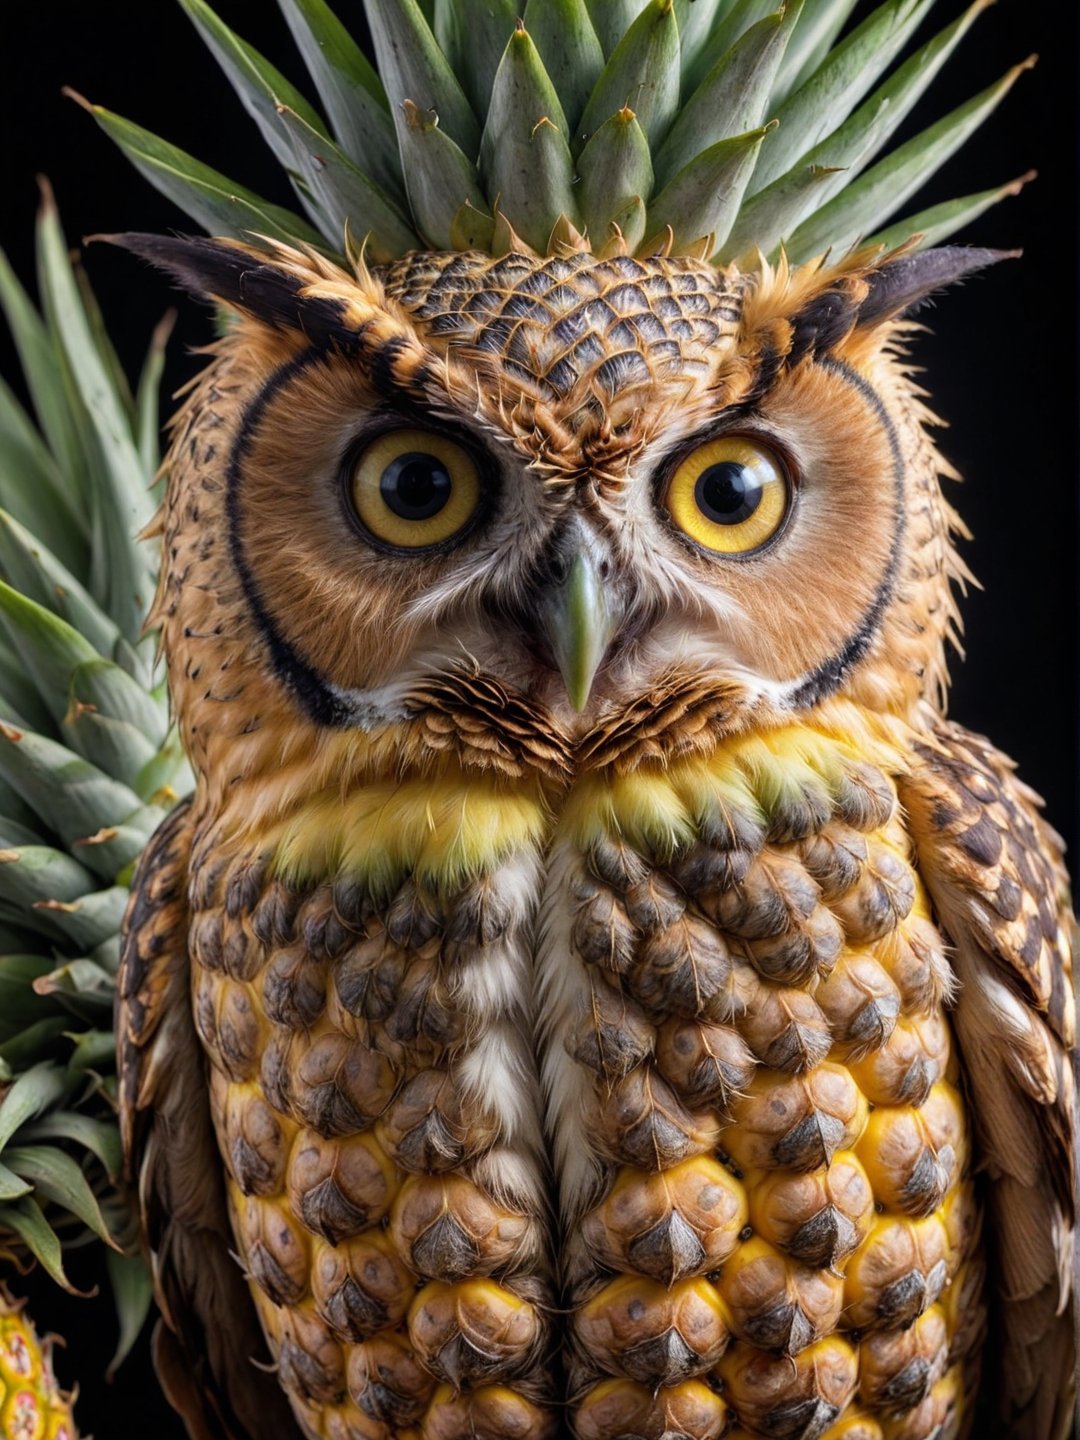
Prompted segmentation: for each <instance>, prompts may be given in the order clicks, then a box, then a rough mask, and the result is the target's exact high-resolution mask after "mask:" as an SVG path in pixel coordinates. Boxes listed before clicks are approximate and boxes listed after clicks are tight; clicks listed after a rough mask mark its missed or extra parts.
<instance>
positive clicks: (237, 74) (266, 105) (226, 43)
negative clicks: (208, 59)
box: [180, 0, 327, 170]
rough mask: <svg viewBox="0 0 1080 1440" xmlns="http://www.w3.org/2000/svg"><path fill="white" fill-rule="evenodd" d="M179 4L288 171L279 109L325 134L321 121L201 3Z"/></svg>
mask: <svg viewBox="0 0 1080 1440" xmlns="http://www.w3.org/2000/svg"><path fill="white" fill-rule="evenodd" d="M180 4H181V6H182V7H183V9H184V11H185V12H186V13H187V15H188V17H189V18H190V19H191V21H192V23H193V24H194V25H195V28H196V29H197V30H198V32H199V34H200V35H201V36H202V38H203V40H204V41H205V42H206V45H207V47H208V49H209V50H210V52H211V54H212V55H213V56H214V59H215V60H216V61H217V62H218V64H219V65H220V66H221V68H222V70H224V72H225V74H226V76H227V77H228V80H229V83H230V84H231V85H232V87H233V89H234V90H235V91H236V94H237V96H238V98H239V100H240V102H241V104H242V105H243V107H244V109H245V110H246V111H247V112H248V114H249V115H250V116H251V118H252V119H253V120H254V121H255V123H256V125H258V127H259V130H260V131H261V133H262V137H263V139H264V140H265V141H266V143H267V145H269V146H270V149H271V150H272V151H273V152H274V155H275V156H276V157H277V161H278V163H279V164H280V165H283V166H284V167H285V169H286V170H288V169H290V168H291V160H292V146H291V145H290V143H289V140H288V137H287V136H286V135H284V134H283V133H282V129H281V126H280V125H279V124H278V110H279V108H280V107H281V106H282V105H287V106H288V107H289V109H290V110H292V111H294V112H295V113H296V114H297V115H299V116H300V117H301V118H302V119H303V120H304V121H305V122H306V123H307V124H308V125H310V126H311V127H312V129H314V130H317V131H319V132H320V133H321V134H322V135H326V133H327V132H326V126H325V125H324V124H323V122H322V119H321V118H320V117H319V115H318V114H317V113H316V111H315V110H314V109H313V108H312V106H311V105H309V104H308V102H307V100H305V99H304V97H303V95H301V94H300V92H299V90H297V89H296V87H295V86H294V85H291V84H290V83H289V81H288V80H286V78H285V76H284V75H282V73H281V71H280V70H278V69H276V68H275V67H274V66H273V65H271V64H270V62H269V60H267V59H265V58H264V57H263V56H262V55H260V54H259V52H258V51H257V50H256V49H255V48H254V47H253V46H251V45H249V44H248V43H247V42H246V41H245V40H241V39H240V37H239V35H237V34H236V33H235V32H234V31H233V30H230V29H229V27H228V25H226V24H225V22H224V21H223V20H221V19H220V17H219V16H217V15H216V14H215V13H214V11H213V10H211V8H210V6H209V5H207V4H206V3H205V0H180Z"/></svg>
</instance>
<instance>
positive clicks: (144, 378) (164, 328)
mask: <svg viewBox="0 0 1080 1440" xmlns="http://www.w3.org/2000/svg"><path fill="white" fill-rule="evenodd" d="M175 324H176V311H175V310H167V311H166V312H165V314H164V315H163V316H162V317H161V319H160V320H159V321H158V323H157V324H156V325H155V326H154V329H153V333H152V334H151V336H150V344H149V346H148V348H147V351H146V359H145V360H144V361H143V366H142V369H141V370H140V371H139V384H138V388H137V389H136V391H135V444H136V445H137V446H138V450H139V459H140V461H141V462H142V467H143V472H144V473H145V474H146V475H153V474H154V472H155V471H156V470H157V467H158V456H159V455H160V453H161V418H160V414H159V405H158V397H159V395H160V393H161V377H162V375H163V374H164V373H165V347H166V346H167V345H168V343H169V336H170V335H171V334H172V332H173V326H174V325H175Z"/></svg>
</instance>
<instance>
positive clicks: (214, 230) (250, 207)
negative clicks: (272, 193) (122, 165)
mask: <svg viewBox="0 0 1080 1440" xmlns="http://www.w3.org/2000/svg"><path fill="white" fill-rule="evenodd" d="M84 103H85V102H84ZM86 109H87V110H89V112H90V114H91V115H93V117H94V119H95V120H96V121H97V123H98V124H99V125H100V126H101V128H102V130H104V132H105V134H106V135H108V136H109V138H110V140H112V141H113V142H114V143H115V144H116V145H118V146H119V147H120V149H121V150H122V151H123V152H124V154H125V155H126V156H127V158H128V159H129V160H130V161H131V163H132V164H133V165H134V166H135V168H136V170H138V171H139V173H140V174H141V175H143V176H144V177H145V178H146V179H147V180H148V181H149V182H150V184H151V185H153V187H154V188H155V190H159V191H160V192H161V194H162V195H164V196H165V197H166V198H167V199H169V200H171V201H172V202H173V204H174V205H178V206H179V207H180V209H181V210H183V212H184V214H185V215H189V216H190V217H191V219H192V220H194V221H195V223H196V224H197V225H201V226H202V228H203V229H204V230H206V231H208V232H209V234H211V235H222V236H227V237H228V238H230V239H233V240H244V241H246V242H247V243H248V244H251V243H253V241H254V240H255V239H256V237H258V236H266V237H267V238H268V239H271V240H284V241H290V242H292V243H293V244H295V243H296V242H297V241H300V242H301V243H303V244H306V245H316V246H321V245H322V244H323V241H322V237H321V236H320V235H319V232H318V231H317V230H315V229H313V228H312V227H311V226H310V225H309V224H308V222H307V221H306V220H304V219H302V218H301V217H300V216H299V215H297V214H295V213H294V212H293V211H291V210H287V209H285V208H284V207H282V206H280V205H273V204H271V203H270V201H268V200H263V199H262V198H261V197H260V196H258V195H256V194H255V193H254V192H253V191H251V190H248V189H246V188H245V187H244V186H243V185H238V184H237V183H236V182H235V180H230V179H229V178H228V176H226V175H222V174H221V173H220V171H217V170H213V169H211V167H210V166H209V165H204V164H203V163H202V162H201V161H200V160H196V159H195V157H194V156H193V155H188V154H187V153H186V152H185V151H183V150H180V149H178V148H177V146H175V145H170V144H169V143H168V141H166V140H162V139H161V138H160V137H159V136H157V135H154V134H152V133H151V132H150V131H149V130H144V129H143V128H142V126H141V125H135V124H133V123H132V122H131V121H130V120H125V119H124V118H123V116H121V115H114V114H113V113H112V112H111V111H110V110H106V109H104V108H103V107H102V106H101V105H89V104H86Z"/></svg>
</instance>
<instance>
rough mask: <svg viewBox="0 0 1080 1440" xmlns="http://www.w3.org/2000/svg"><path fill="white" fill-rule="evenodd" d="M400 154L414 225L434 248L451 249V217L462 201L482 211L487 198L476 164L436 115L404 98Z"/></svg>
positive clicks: (452, 224)
mask: <svg viewBox="0 0 1080 1440" xmlns="http://www.w3.org/2000/svg"><path fill="white" fill-rule="evenodd" d="M404 111H405V125H404V127H403V129H402V132H401V156H402V160H403V162H404V170H405V186H406V190H407V192H408V196H409V206H410V209H411V210H412V214H413V218H414V219H415V222H416V227H417V229H418V230H419V232H420V234H421V236H422V237H423V239H424V240H425V241H426V242H427V243H428V244H429V245H430V246H431V247H432V249H435V250H451V249H453V248H454V245H453V228H454V219H455V217H456V216H457V214H458V212H459V211H460V210H461V207H462V206H463V205H469V206H471V207H472V208H473V209H474V210H476V211H477V212H481V213H482V212H483V211H484V209H485V207H486V205H487V201H486V200H485V198H484V195H483V192H482V191H481V189H480V177H479V175H478V174H477V171H476V166H475V165H474V164H473V162H472V161H471V160H470V159H469V158H468V156H467V155H466V154H465V153H464V151H463V150H461V148H460V147H459V146H457V145H455V144H454V142H453V140H451V139H450V137H449V135H445V134H443V132H442V130H440V128H439V124H438V121H437V119H436V118H435V116H433V115H431V114H427V115H425V114H424V113H423V111H421V110H418V109H417V108H416V106H415V105H414V104H413V103H412V101H411V100H406V101H404Z"/></svg>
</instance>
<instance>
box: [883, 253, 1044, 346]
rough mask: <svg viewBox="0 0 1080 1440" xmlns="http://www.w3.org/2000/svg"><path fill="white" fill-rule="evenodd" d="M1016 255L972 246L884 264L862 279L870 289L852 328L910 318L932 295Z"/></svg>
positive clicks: (904, 258)
mask: <svg viewBox="0 0 1080 1440" xmlns="http://www.w3.org/2000/svg"><path fill="white" fill-rule="evenodd" d="M1020 253H1021V252H1020V251H1019V250H985V249H980V248H979V247H978V246H975V245H941V246H938V247H937V248H936V249H933V250H916V251H913V252H908V253H907V254H905V255H900V256H898V257H897V259H895V260H886V261H885V262H884V263H883V264H881V265H879V266H878V267H877V268H876V269H873V270H870V271H868V272H867V273H866V275H865V277H864V278H865V280H866V283H867V285H868V286H869V287H870V289H869V293H868V295H867V296H866V299H865V300H863V302H862V303H861V305H860V306H859V313H858V318H857V320H856V324H857V326H858V327H859V328H860V329H861V328H863V327H865V326H872V325H877V324H879V323H880V322H881V321H883V320H893V319H898V318H899V317H900V316H902V315H911V314H914V312H915V311H917V310H918V309H920V308H921V307H922V306H923V305H924V304H926V302H927V300H928V299H929V298H930V296H931V295H932V294H934V292H935V291H937V290H944V289H945V288H946V287H947V286H949V285H955V284H956V283H957V282H958V281H960V280H965V279H966V278H967V277H968V276H969V275H974V274H975V273H976V272H977V271H979V270H985V269H986V268H987V266H989V265H996V264H997V263H998V261H999V260H1015V259H1017V258H1018V257H1019V255H1020Z"/></svg>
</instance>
